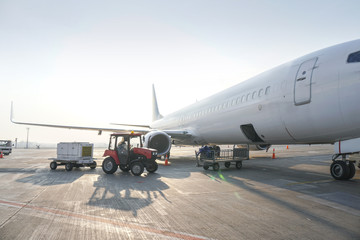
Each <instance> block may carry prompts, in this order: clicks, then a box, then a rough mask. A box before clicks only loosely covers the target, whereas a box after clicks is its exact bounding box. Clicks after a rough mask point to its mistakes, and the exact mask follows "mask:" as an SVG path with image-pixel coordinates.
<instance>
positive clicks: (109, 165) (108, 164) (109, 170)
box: [102, 157, 118, 174]
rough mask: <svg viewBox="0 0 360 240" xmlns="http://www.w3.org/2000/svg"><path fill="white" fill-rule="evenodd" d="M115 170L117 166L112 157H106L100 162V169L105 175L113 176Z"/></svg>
mask: <svg viewBox="0 0 360 240" xmlns="http://www.w3.org/2000/svg"><path fill="white" fill-rule="evenodd" d="M117 168H118V166H117V164H116V162H115V160H114V159H113V158H112V157H107V158H105V159H104V161H103V162H102V169H103V171H104V172H105V173H106V174H113V173H114V172H116V170H117Z"/></svg>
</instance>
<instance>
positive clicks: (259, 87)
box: [151, 40, 360, 144]
mask: <svg viewBox="0 0 360 240" xmlns="http://www.w3.org/2000/svg"><path fill="white" fill-rule="evenodd" d="M358 51H360V40H355V41H352V42H347V43H343V44H340V45H336V46H333V47H330V48H326V49H323V50H320V51H317V52H314V53H311V54H308V55H306V56H303V57H301V58H298V59H295V60H293V61H291V62H289V63H286V64H283V65H281V66H279V67H276V68H274V69H272V70H270V71H267V72H264V73H262V74H260V75H258V76H256V77H253V78H251V79H249V80H247V81H244V82H241V83H239V84H237V85H235V86H233V87H231V88H229V89H226V90H224V91H222V92H220V93H218V94H215V95H213V96H210V97H208V98H206V99H204V100H202V101H199V102H197V103H195V104H193V105H190V106H188V107H186V108H184V109H182V110H179V111H177V112H175V113H173V114H170V115H168V116H165V117H164V118H162V119H160V120H157V121H155V122H153V123H152V124H151V128H152V129H158V130H171V129H183V130H186V131H188V132H189V133H190V134H191V136H192V137H191V138H181V139H179V141H178V142H179V143H181V144H194V143H195V144H206V143H213V144H240V143H257V144H258V143H266V144H291V143H334V142H336V141H339V140H346V139H353V138H358V137H360V94H359V93H360V62H351V63H348V62H347V59H348V56H349V55H350V54H351V53H354V52H358ZM244 125H248V126H249V125H251V126H252V127H253V129H254V130H255V132H256V134H257V135H258V137H259V138H260V139H259V138H257V139H255V140H254V139H252V140H251V137H250V138H249V136H248V135H246V134H244V131H243V130H242V129H241V127H240V126H244ZM175 143H176V139H175Z"/></svg>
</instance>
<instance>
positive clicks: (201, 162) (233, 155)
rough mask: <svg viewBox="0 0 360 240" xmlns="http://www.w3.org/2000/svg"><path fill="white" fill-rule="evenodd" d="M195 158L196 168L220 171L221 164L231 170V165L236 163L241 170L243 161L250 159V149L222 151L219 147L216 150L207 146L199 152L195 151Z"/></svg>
mask: <svg viewBox="0 0 360 240" xmlns="http://www.w3.org/2000/svg"><path fill="white" fill-rule="evenodd" d="M195 156H196V166H197V167H203V168H204V169H205V170H208V169H209V167H212V168H213V170H214V171H219V169H220V163H224V165H225V167H226V168H229V167H230V166H231V163H235V166H236V168H237V169H240V168H242V161H243V160H248V159H249V147H246V148H235V147H234V148H233V149H223V150H220V148H219V147H218V146H217V147H215V148H212V147H207V146H205V147H202V148H200V149H199V151H198V152H197V151H195Z"/></svg>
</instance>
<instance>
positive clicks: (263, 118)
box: [10, 39, 360, 180]
mask: <svg viewBox="0 0 360 240" xmlns="http://www.w3.org/2000/svg"><path fill="white" fill-rule="evenodd" d="M359 92H360V39H358V40H353V41H350V42H345V43H342V44H338V45H335V46H332V47H328V48H324V49H322V50H319V51H316V52H313V53H310V54H307V55H305V56H302V57H300V58H297V59H295V60H292V61H290V62H288V63H285V64H282V65H280V66H278V67H275V68H273V69H271V70H269V71H266V72H264V73H261V74H259V75H257V76H255V77H253V78H250V79H248V80H246V81H243V82H241V83H239V84H237V85H235V86H233V87H230V88H228V89H226V90H223V91H221V92H219V93H217V94H215V95H212V96H209V97H208V98H206V99H203V100H201V101H198V102H196V103H194V104H192V105H190V106H188V107H185V108H183V109H181V110H179V111H176V112H174V113H172V114H170V115H167V116H162V115H161V114H160V112H159V109H158V104H157V99H156V94H155V88H154V86H153V101H152V107H153V119H152V120H153V122H152V123H151V124H149V125H130V124H119V125H124V126H131V127H137V128H139V129H137V130H136V131H137V132H139V131H140V132H142V133H144V145H145V146H146V147H151V148H155V149H157V150H158V152H159V154H160V155H164V154H167V153H169V152H170V149H171V145H172V144H179V145H206V144H216V145H221V144H252V145H256V146H257V147H258V148H259V149H265V148H268V147H269V146H270V145H271V144H334V150H335V154H334V155H333V157H332V160H333V163H332V164H331V166H330V172H331V175H332V176H333V177H334V178H335V179H337V180H347V179H351V178H352V177H353V176H354V175H355V166H354V164H353V162H350V161H348V160H347V158H346V157H347V155H349V154H353V153H358V152H360V104H359V103H360V94H359ZM12 109H13V107H11V116H10V118H11V121H12V122H13V123H16V124H26V125H34V126H45V127H58V128H68V129H83V130H97V131H99V134H101V132H102V131H112V132H113V131H120V130H124V129H120V128H91V127H79V126H63V125H50V124H42V123H26V122H17V121H14V120H13V113H12V111H13V110H12ZM339 157H341V159H339Z"/></svg>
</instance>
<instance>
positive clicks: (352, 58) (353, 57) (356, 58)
mask: <svg viewBox="0 0 360 240" xmlns="http://www.w3.org/2000/svg"><path fill="white" fill-rule="evenodd" d="M347 62H348V63H353V62H360V51H358V52H354V53H351V54H350V55H349V57H348V59H347Z"/></svg>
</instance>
